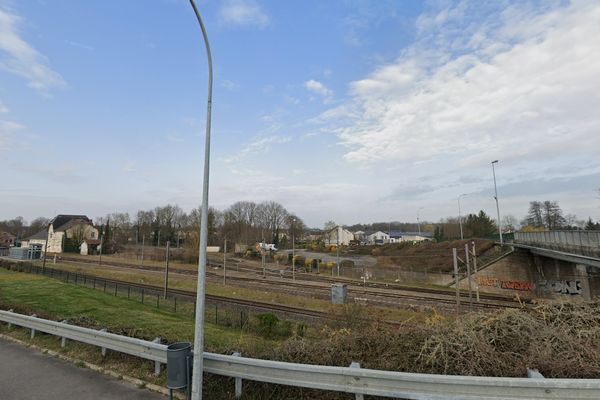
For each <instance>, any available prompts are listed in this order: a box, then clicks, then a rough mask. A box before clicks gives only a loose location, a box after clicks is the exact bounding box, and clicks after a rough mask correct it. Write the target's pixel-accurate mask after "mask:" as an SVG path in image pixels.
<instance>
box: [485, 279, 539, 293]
mask: <svg viewBox="0 0 600 400" xmlns="http://www.w3.org/2000/svg"><path fill="white" fill-rule="evenodd" d="M477 284H478V285H480V286H491V287H497V288H500V289H508V290H533V289H535V285H534V284H533V282H527V281H507V280H502V279H498V278H492V277H489V276H478V277H477Z"/></svg>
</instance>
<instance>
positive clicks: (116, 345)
mask: <svg viewBox="0 0 600 400" xmlns="http://www.w3.org/2000/svg"><path fill="white" fill-rule="evenodd" d="M0 321H4V322H6V323H8V324H9V325H17V326H20V327H23V328H28V329H31V331H32V336H33V335H34V334H35V332H36V331H40V332H45V333H49V334H52V335H55V336H58V337H61V338H62V344H63V345H64V344H65V339H71V340H75V341H78V342H83V343H87V344H91V345H95V346H98V347H101V348H102V349H103V354H105V352H106V349H109V350H113V351H117V352H122V353H126V354H130V355H133V356H136V357H140V358H143V359H147V360H152V361H154V362H155V363H159V364H157V365H158V367H159V368H160V364H161V363H162V364H164V363H166V360H167V346H165V345H163V344H159V343H154V342H148V341H144V340H140V339H136V338H131V337H126V336H120V335H116V334H112V333H109V332H102V331H97V330H94V329H89V328H82V327H78V326H73V325H68V324H65V323H61V322H56V321H49V320H44V319H41V318H36V317H31V316H25V315H20V314H16V313H13V312H10V311H1V310H0ZM203 357H204V370H205V372H208V373H212V374H216V375H221V376H228V377H233V378H235V379H236V385H235V386H236V397H241V395H242V379H247V380H252V381H259V382H266V383H273V384H281V385H289V386H296V387H305V388H312V389H321V390H329V391H336V392H346V393H353V394H355V395H356V398H357V399H362V398H363V396H364V395H374V396H383V397H395V398H404V399H418V400H425V399H427V400H433V399H438V400H442V399H471V400H475V399H547V398H556V399H558V398H560V399H567V400H569V399H597V398H598V393H600V380H599V379H543V378H534V379H530V378H496V377H477V376H452V375H430V374H414V373H406V372H394V371H379V370H372V369H361V368H360V365H359V364H358V363H352V364H351V365H350V367H331V366H321V365H308V364H294V363H287V362H280V361H271V360H259V359H253V358H244V357H240V356H239V355H232V356H228V355H221V354H214V353H204V354H203Z"/></svg>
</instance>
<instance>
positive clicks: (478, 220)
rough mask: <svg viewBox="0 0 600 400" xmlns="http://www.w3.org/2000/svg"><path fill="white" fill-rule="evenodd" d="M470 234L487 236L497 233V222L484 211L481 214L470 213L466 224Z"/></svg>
mask: <svg viewBox="0 0 600 400" xmlns="http://www.w3.org/2000/svg"><path fill="white" fill-rule="evenodd" d="M464 226H465V228H466V231H467V232H468V233H469V235H470V236H474V237H485V236H490V235H493V234H494V233H496V231H497V228H496V223H495V222H494V221H493V220H492V219H491V218H490V217H489V216H488V215H487V214H486V213H485V212H484V211H483V210H480V211H479V214H477V215H475V214H469V215H468V216H467V221H466V222H465V224H464Z"/></svg>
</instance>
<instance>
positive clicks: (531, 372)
mask: <svg viewBox="0 0 600 400" xmlns="http://www.w3.org/2000/svg"><path fill="white" fill-rule="evenodd" d="M527 377H528V378H532V379H546V377H545V376H544V375H542V374H541V373H540V371H538V370H537V369H529V368H527Z"/></svg>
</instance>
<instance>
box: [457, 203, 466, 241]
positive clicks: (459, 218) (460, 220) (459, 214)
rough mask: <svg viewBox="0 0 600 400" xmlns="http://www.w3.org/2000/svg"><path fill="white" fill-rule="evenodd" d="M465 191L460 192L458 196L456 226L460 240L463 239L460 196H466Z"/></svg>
mask: <svg viewBox="0 0 600 400" xmlns="http://www.w3.org/2000/svg"><path fill="white" fill-rule="evenodd" d="M466 195H467V194H466V193H463V194H461V195H460V196H458V226H459V227H460V240H464V236H463V227H462V215H461V213H460V198H461V197H463V196H466Z"/></svg>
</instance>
